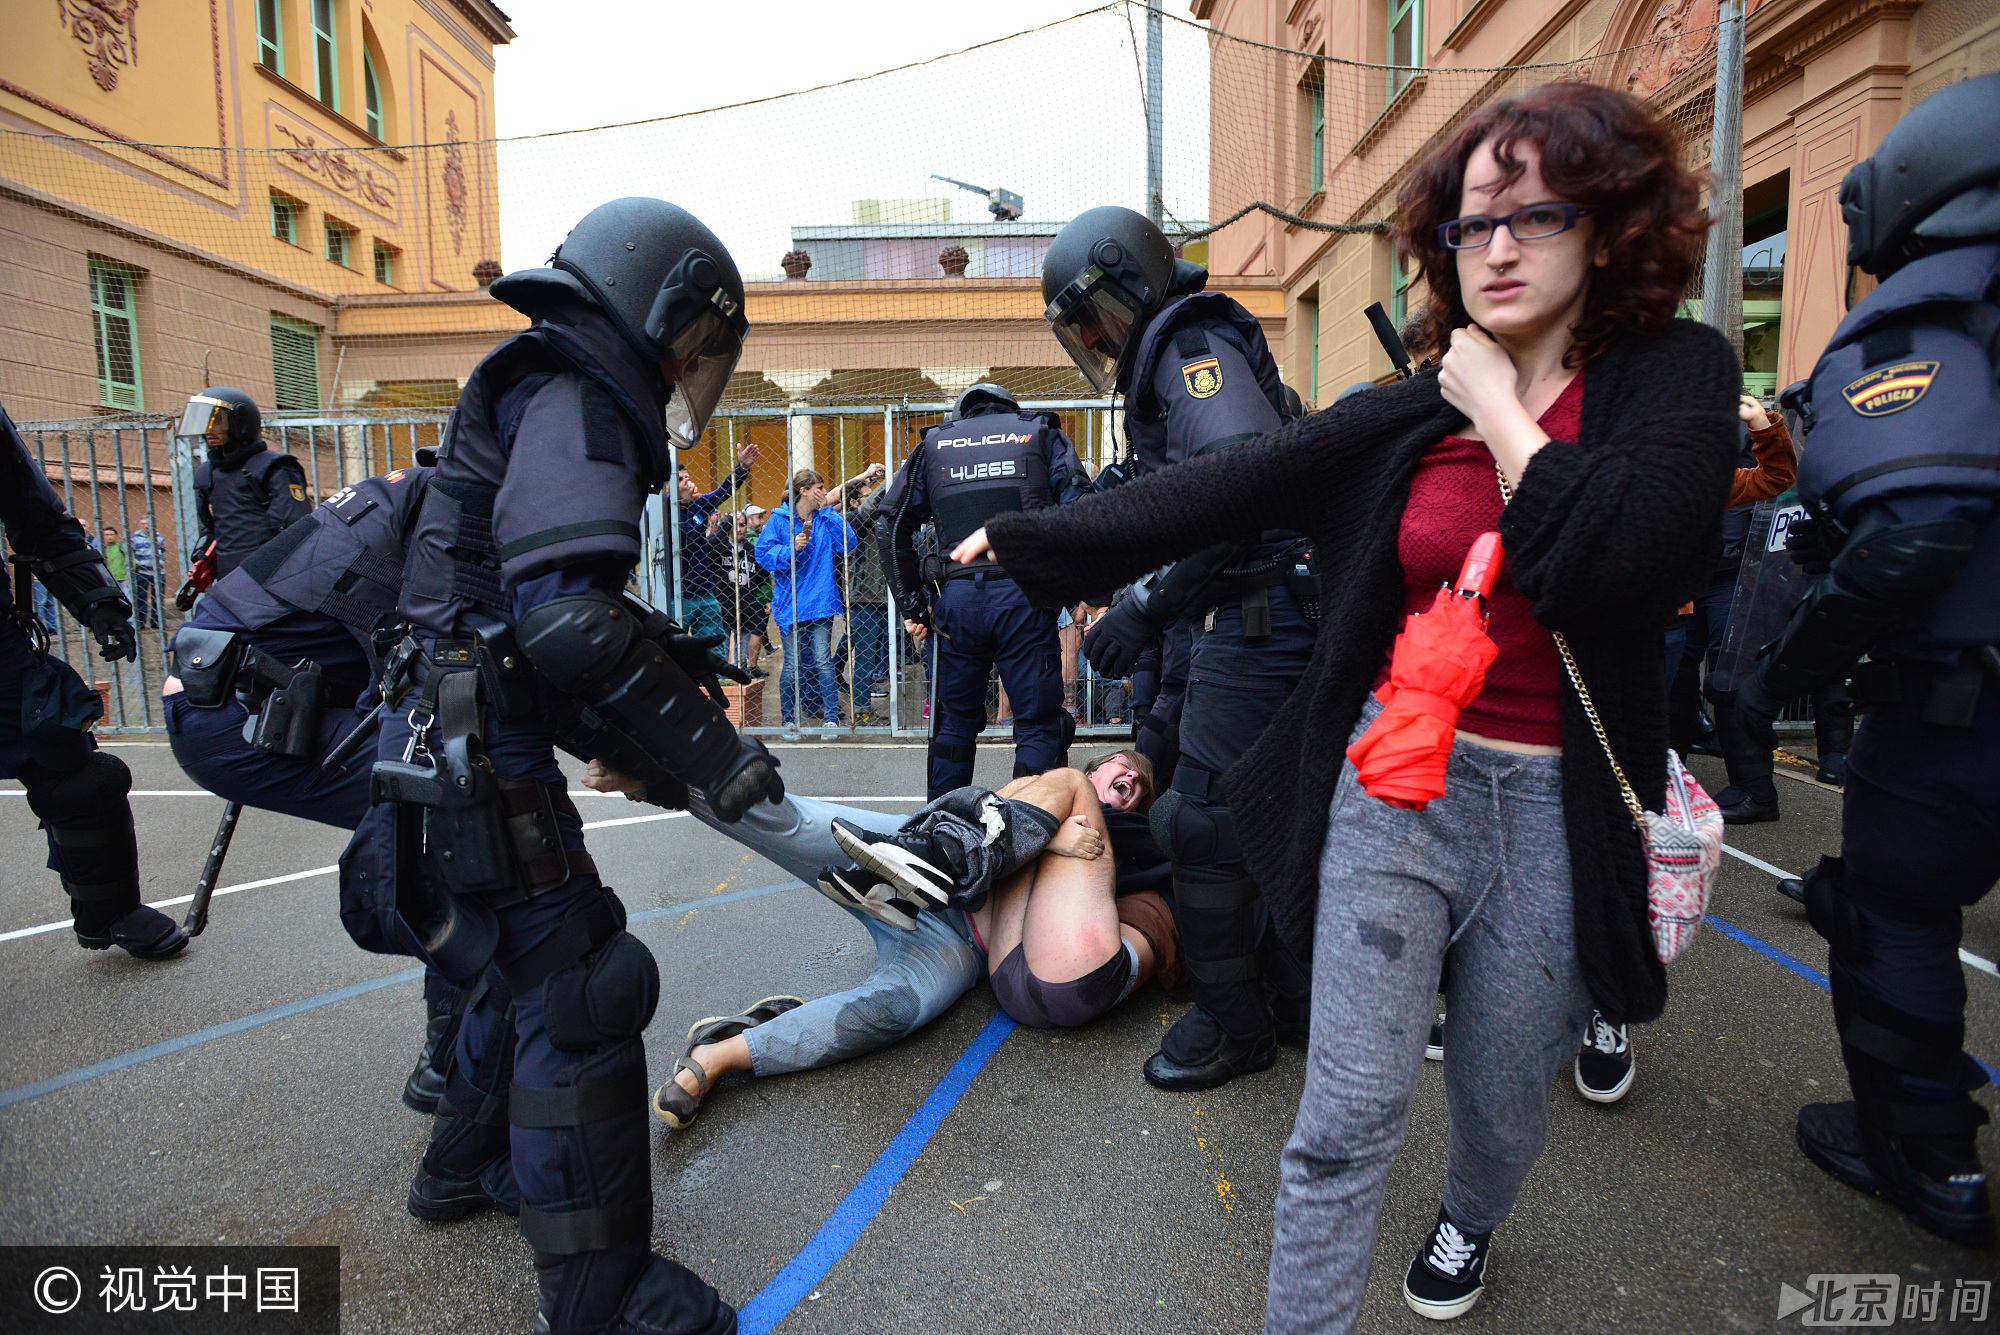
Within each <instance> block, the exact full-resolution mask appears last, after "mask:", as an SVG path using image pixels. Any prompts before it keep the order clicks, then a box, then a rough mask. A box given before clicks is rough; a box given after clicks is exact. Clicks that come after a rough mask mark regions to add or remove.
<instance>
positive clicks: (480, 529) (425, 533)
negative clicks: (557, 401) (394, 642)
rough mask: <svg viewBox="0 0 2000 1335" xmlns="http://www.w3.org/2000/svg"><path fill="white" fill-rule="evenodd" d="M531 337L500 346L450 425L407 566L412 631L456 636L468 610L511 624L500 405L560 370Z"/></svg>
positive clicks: (402, 606) (406, 604)
mask: <svg viewBox="0 0 2000 1335" xmlns="http://www.w3.org/2000/svg"><path fill="white" fill-rule="evenodd" d="M532 332H533V331H530V334H532ZM530 334H523V335H519V336H517V337H515V338H512V339H509V340H508V341H507V342H505V343H503V344H501V345H500V346H499V347H498V348H496V349H494V350H493V352H492V353H491V354H490V355H489V356H488V357H487V358H486V360H484V361H482V362H481V363H480V364H479V365H478V367H477V368H475V369H474V370H473V373H472V376H471V378H470V379H469V380H467V381H466V385H465V392H464V393H462V394H461V395H459V399H458V406H457V407H456V408H454V409H453V410H452V414H451V419H450V420H449V421H447V422H446V423H445V428H444V434H443V437H442V439H441V440H440V441H439V442H438V462H437V467H436V469H434V470H433V471H432V474H431V479H430V486H429V487H428V488H427V490H426V492H425V495H424V498H423V504H422V507H421V508H420V509H419V511H418V514H417V519H416V523H415V524H414V526H412V527H411V529H410V530H409V542H408V544H407V547H406V549H405V555H404V561H403V594H402V599H401V601H400V602H399V604H398V609H397V610H398V611H399V613H400V614H401V616H402V618H403V619H404V620H405V621H408V622H409V623H410V624H411V625H413V626H419V627H422V628H424V629H426V630H429V631H433V632H435V633H437V634H440V635H453V634H456V633H458V631H459V630H460V629H461V628H460V627H459V625H458V624H457V622H458V616H459V613H460V612H462V611H468V610H470V611H474V612H477V613H479V614H481V615H484V616H488V617H493V618H496V619H500V620H504V621H506V622H508V623H509V624H512V622H513V616H512V615H511V610H510V609H509V607H508V606H507V598H506V595H505V593H504V592H503V591H502V589H501V587H500V550H499V546H498V544H497V543H496V542H495V541H494V538H493V501H494V498H495V497H497V496H498V495H499V494H500V478H501V477H502V475H503V474H505V472H506V471H507V453H508V446H509V445H510V444H511V442H510V441H506V440H502V439H501V435H502V429H501V424H500V422H499V420H498V417H499V412H500V401H501V399H502V398H504V397H505V396H506V394H507V391H508V390H510V389H513V388H514V387H515V386H516V385H519V384H521V383H522V382H523V381H525V380H527V379H528V378H529V377H531V376H535V375H543V376H547V375H553V374H555V373H556V372H557V371H559V370H560V369H561V365H560V363H559V362H557V361H556V360H555V359H554V358H553V357H551V356H550V355H549V354H548V352H547V351H546V349H544V348H543V347H542V346H541V344H540V342H539V341H538V340H534V339H532V338H531V337H530Z"/></svg>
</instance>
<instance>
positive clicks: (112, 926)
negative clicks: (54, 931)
mask: <svg viewBox="0 0 2000 1335" xmlns="http://www.w3.org/2000/svg"><path fill="white" fill-rule="evenodd" d="M77 908H78V913H77V916H76V943H77V944H78V945H80V946H82V947H83V948H84V949H85V950H108V949H110V948H111V947H112V946H117V947H119V948H120V949H122V950H124V951H125V953H126V954H128V955H130V956H131V957H132V958H133V959H138V960H164V959H171V958H172V957H173V956H175V955H178V954H180V953H181V951H183V950H185V949H187V943H188V939H187V934H186V933H184V932H182V931H181V927H180V924H179V923H177V922H175V921H174V920H173V919H172V918H169V917H168V916H167V915H166V914H164V913H162V912H160V911H159V910H158V909H156V908H152V907H150V906H149V905H146V904H141V905H140V906H139V907H138V908H136V909H133V910H131V911H130V912H129V913H126V914H123V915H122V916H120V917H119V918H117V919H115V920H114V921H112V922H111V923H109V924H108V925H105V926H103V927H101V928H98V929H97V930H86V928H85V927H84V911H83V906H82V905H81V904H79V905H77Z"/></svg>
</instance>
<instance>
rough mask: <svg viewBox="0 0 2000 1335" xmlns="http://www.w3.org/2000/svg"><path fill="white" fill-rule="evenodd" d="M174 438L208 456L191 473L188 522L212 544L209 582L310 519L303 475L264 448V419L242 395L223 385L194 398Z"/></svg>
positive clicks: (202, 541) (293, 461)
mask: <svg viewBox="0 0 2000 1335" xmlns="http://www.w3.org/2000/svg"><path fill="white" fill-rule="evenodd" d="M174 434H175V435H177V436H183V437H186V438H188V439H200V440H202V441H205V442H206V443H207V445H208V457H207V458H206V459H205V460H203V461H202V462H201V463H200V464H198V465H197V466H196V467H195V470H194V494H195V517H196V519H197V520H199V521H200V524H201V539H200V544H199V546H202V547H205V546H207V545H208V542H209V540H210V539H213V540H214V542H215V575H216V578H218V579H220V578H221V577H222V576H224V575H226V574H228V573H229V572H230V571H232V570H234V569H236V567H237V566H239V565H241V564H243V561H244V559H245V558H247V557H248V556H249V555H250V553H252V552H254V551H256V550H257V549H258V548H259V547H261V546H263V545H264V544H265V543H266V542H267V541H269V540H270V539H272V538H275V537H277V536H278V534H280V533H282V532H283V531H284V530H285V528H286V527H287V526H288V525H290V524H293V523H296V522H297V521H299V520H301V519H304V518H305V517H306V516H307V515H309V514H311V513H312V508H313V507H312V502H311V501H310V500H309V499H307V497H306V470H305V469H304V468H302V467H301V466H300V465H299V461H298V460H297V459H295V458H293V457H292V456H291V455H289V454H279V453H278V452H277V451H275V450H273V449H271V448H270V447H269V446H267V445H265V444H264V435H263V415H262V414H261V413H259V412H258V411H257V401H256V400H255V399H253V398H251V397H250V396H249V395H248V394H245V393H244V392H243V391H242V390H240V389H230V388H228V387H227V386H223V387H221V388H216V389H204V390H203V391H201V393H199V394H196V395H195V396H194V397H193V398H191V399H189V400H188V402H187V408H186V410H185V411H183V412H182V414H181V421H180V425H179V426H178V427H177V428H175V431H174Z"/></svg>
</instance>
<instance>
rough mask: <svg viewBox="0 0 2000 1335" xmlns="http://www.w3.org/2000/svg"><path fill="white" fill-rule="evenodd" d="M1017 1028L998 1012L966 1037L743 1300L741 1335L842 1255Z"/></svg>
mask: <svg viewBox="0 0 2000 1335" xmlns="http://www.w3.org/2000/svg"><path fill="white" fill-rule="evenodd" d="M1017 1027H1018V1026H1017V1025H1016V1024H1015V1023H1014V1020H1013V1017H1011V1016H1009V1015H1008V1014H1007V1013H1006V1012H1004V1011H1003V1012H1001V1013H1000V1014H998V1015H996V1016H994V1017H993V1018H992V1019H991V1020H989V1021H987V1023H986V1027H985V1028H984V1029H982V1030H980V1031H979V1036H978V1037H977V1038H975V1039H973V1040H972V1046H971V1047H968V1048H967V1049H966V1050H965V1053H964V1055H962V1056H961V1057H960V1058H959V1059H958V1060H957V1061H955V1062H953V1063H952V1066H951V1069H950V1070H949V1071H946V1072H945V1073H944V1078H943V1079H941V1080H939V1081H938V1082H937V1087H936V1088H934V1089H932V1090H931V1092H930V1096H929V1097H928V1098H926V1099H925V1100H924V1101H923V1103H922V1105H921V1106H919V1107H918V1109H917V1110H916V1112H914V1113H912V1114H911V1115H910V1120H909V1121H907V1122H905V1123H903V1128H902V1130H900V1131H898V1132H897V1133H896V1135H895V1138H894V1139H893V1140H891V1141H890V1142H889V1144H888V1147H887V1148H886V1149H884V1150H883V1151H882V1153H881V1154H879V1155H877V1156H876V1159H875V1162H874V1163H873V1164H871V1165H869V1168H868V1171H867V1172H865V1173H863V1174H862V1175H861V1180H860V1181H859V1182H857V1183H855V1184H854V1189H853V1190H852V1191H850V1192H848V1193H847V1195H846V1196H844V1197H842V1198H841V1202H840V1204H839V1205H837V1206H835V1207H834V1210H833V1213H832V1214H831V1215H829V1216H828V1217H827V1221H826V1222H825V1223H824V1224H821V1225H820V1228H819V1232H817V1233H815V1234H813V1235H812V1238H811V1239H810V1240H809V1241H807V1243H806V1245H805V1246H804V1247H802V1248H800V1249H799V1254H798V1255H797V1256H794V1257H793V1258H792V1259H791V1262H790V1263H789V1264H787V1265H786V1266H785V1268H784V1269H783V1270H780V1271H779V1272H778V1273H777V1276H776V1277H775V1278H773V1279H772V1280H771V1282H770V1283H769V1284H766V1285H765V1286H764V1288H763V1291H762V1292H760V1293H759V1294H758V1295H757V1296H756V1297H754V1298H752V1299H751V1300H750V1301H749V1302H748V1303H746V1304H744V1306H743V1308H742V1310H741V1311H740V1312H738V1313H737V1318H736V1320H737V1329H738V1330H739V1331H740V1332H741V1335H768V1332H769V1331H770V1330H771V1329H772V1328H773V1327H774V1326H776V1325H777V1324H778V1323H779V1322H780V1321H783V1320H784V1319H785V1318H786V1317H787V1316H788V1315H790V1314H791V1311H792V1309H793V1308H794V1307H797V1306H798V1305H799V1303H800V1302H801V1301H803V1300H804V1298H805V1297H806V1295H807V1294H809V1293H810V1292H812V1289H813V1286H814V1285H816V1284H818V1283H819V1282H820V1280H821V1279H823V1278H825V1276H826V1272H827V1271H829V1270H831V1269H833V1267H834V1264H835V1262H837V1261H839V1260H840V1258H841V1257H842V1256H845V1255H846V1254H847V1249H848V1248H849V1247H852V1246H853V1245H854V1242H855V1239H857V1238H859V1237H860V1236H861V1234H862V1231H863V1230H864V1229H866V1228H867V1227H868V1225H869V1224H870V1223H871V1222H872V1221H873V1220H874V1218H875V1216H876V1214H877V1213H879V1212H880V1211H881V1209H882V1206H883V1205H884V1203H886V1202H887V1201H888V1199H889V1193H890V1192H892V1191H894V1190H895V1189H896V1184H897V1183H899V1182H901V1181H902V1180H903V1174H905V1173H906V1172H908V1171H909V1169H910V1165H911V1164H913V1163H915V1162H916V1161H917V1156H918V1155H919V1154H921V1153H923V1149H924V1146H925V1145H927V1144H929V1143H930V1139H931V1136H932V1135H933V1134H935V1133H936V1131H937V1129H938V1127H939V1126H941V1125H942V1124H943V1123H944V1119H945V1118H946V1117H948V1116H950V1115H951V1110H952V1109H953V1108H955V1107H957V1106H958V1101H959V1099H960V1098H961V1097H963V1096H964V1094H965V1091H966V1090H967V1089H968V1088H969V1087H970V1086H971V1084H972V1081H973V1078H974V1077H975V1076H977V1075H978V1074H979V1072H980V1069H981V1068H982V1067H984V1066H985V1065H986V1062H987V1060H988V1059H989V1058H991V1057H992V1056H993V1054H994V1053H995V1052H997V1051H998V1050H999V1048H1000V1045H1001V1044H1002V1043H1004V1042H1006V1041H1007V1035H1009V1034H1011V1033H1013V1032H1014V1030H1015V1029H1016V1028H1017Z"/></svg>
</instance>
